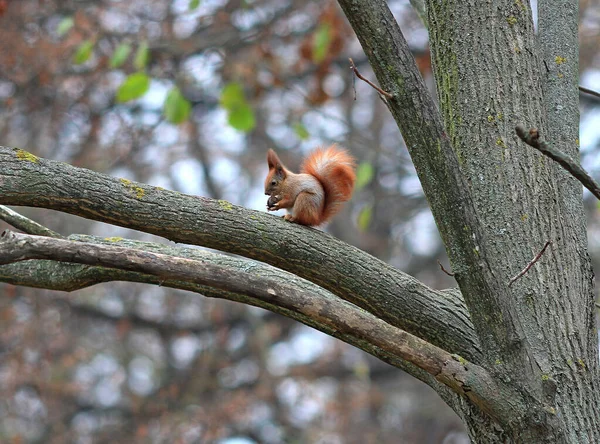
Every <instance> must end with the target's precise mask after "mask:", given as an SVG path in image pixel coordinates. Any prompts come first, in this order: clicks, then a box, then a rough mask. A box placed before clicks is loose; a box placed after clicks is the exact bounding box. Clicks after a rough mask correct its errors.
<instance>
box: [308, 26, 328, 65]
mask: <svg viewBox="0 0 600 444" xmlns="http://www.w3.org/2000/svg"><path fill="white" fill-rule="evenodd" d="M330 43H331V25H330V24H329V23H322V24H320V25H319V27H318V28H317V30H316V31H315V35H314V38H313V48H312V56H313V61H314V62H315V63H321V62H322V61H323V60H325V56H327V52H328V51H329V45H330Z"/></svg>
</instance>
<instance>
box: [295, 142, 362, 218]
mask: <svg viewBox="0 0 600 444" xmlns="http://www.w3.org/2000/svg"><path fill="white" fill-rule="evenodd" d="M355 168H356V160H355V159H354V157H352V156H351V155H350V154H348V152H347V151H346V150H344V149H342V148H338V147H336V146H335V145H332V146H330V147H329V148H319V149H317V150H316V151H314V152H312V153H310V154H309V155H308V157H307V158H306V159H305V160H304V163H303V164H302V168H301V172H302V173H306V174H310V175H312V176H315V177H316V178H317V179H318V180H319V182H321V185H323V189H324V190H325V204H324V206H323V216H322V219H321V223H322V222H325V221H327V220H328V219H330V218H331V217H332V216H334V215H335V214H336V213H337V212H338V211H339V210H340V209H341V204H342V203H344V202H346V201H347V200H349V199H350V197H351V196H352V191H353V189H354V182H355V180H356V173H355V171H354V170H355Z"/></svg>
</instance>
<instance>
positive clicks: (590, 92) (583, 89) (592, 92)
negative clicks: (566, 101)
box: [579, 85, 600, 99]
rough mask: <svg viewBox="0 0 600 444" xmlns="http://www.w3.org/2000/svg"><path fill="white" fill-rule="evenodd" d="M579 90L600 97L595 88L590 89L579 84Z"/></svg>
mask: <svg viewBox="0 0 600 444" xmlns="http://www.w3.org/2000/svg"><path fill="white" fill-rule="evenodd" d="M579 91H581V92H582V93H586V94H589V95H590V96H594V97H598V98H599V99H600V93H599V92H598V91H594V90H593V89H589V88H586V87H585V86H581V85H579Z"/></svg>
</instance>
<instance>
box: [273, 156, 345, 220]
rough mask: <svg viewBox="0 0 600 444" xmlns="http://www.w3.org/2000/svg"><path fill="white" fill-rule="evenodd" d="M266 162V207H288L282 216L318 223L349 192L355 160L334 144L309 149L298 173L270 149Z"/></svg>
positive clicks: (333, 211) (328, 217)
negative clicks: (291, 169)
mask: <svg viewBox="0 0 600 444" xmlns="http://www.w3.org/2000/svg"><path fill="white" fill-rule="evenodd" d="M267 164H268V165H269V174H267V178H266V180H265V194H266V195H267V196H270V197H269V199H268V201H267V211H276V210H280V209H282V208H287V209H288V214H286V215H285V220H288V221H290V222H296V223H298V224H302V225H309V226H315V225H321V224H323V223H324V222H326V221H328V220H329V219H331V217H333V216H334V215H335V214H336V213H337V212H338V211H339V210H340V209H341V204H342V203H344V202H346V201H347V200H349V199H350V197H351V196H352V191H353V189H354V182H355V180H356V173H355V168H356V160H355V159H354V157H352V156H351V155H350V154H348V152H347V151H346V150H344V149H341V148H337V147H336V146H335V145H332V146H330V147H329V148H325V149H322V148H319V149H317V150H316V151H314V152H312V153H310V154H309V155H308V156H307V157H306V159H304V162H303V163H302V167H301V168H300V173H299V174H296V173H292V172H291V171H290V170H288V169H287V168H286V167H285V166H284V165H283V164H282V163H281V160H279V157H278V156H277V154H275V151H273V150H269V152H268V153H267Z"/></svg>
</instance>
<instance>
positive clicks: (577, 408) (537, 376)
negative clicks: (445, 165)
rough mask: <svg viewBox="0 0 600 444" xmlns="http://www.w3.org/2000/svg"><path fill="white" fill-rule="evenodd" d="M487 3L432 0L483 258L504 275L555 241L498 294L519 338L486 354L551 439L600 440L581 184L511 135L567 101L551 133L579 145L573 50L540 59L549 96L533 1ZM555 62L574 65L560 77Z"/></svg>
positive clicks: (452, 124) (449, 122)
mask: <svg viewBox="0 0 600 444" xmlns="http://www.w3.org/2000/svg"><path fill="white" fill-rule="evenodd" d="M493 3H494V7H493V8H490V7H489V5H487V4H486V5H483V4H482V3H481V2H472V1H471V2H467V1H464V0H456V1H447V2H443V3H442V2H434V1H430V2H429V23H430V32H431V45H432V53H433V60H434V65H435V73H436V79H437V84H438V87H439V96H440V103H441V107H442V111H443V114H444V117H445V122H446V127H447V128H448V131H449V133H450V135H451V137H452V140H453V145H454V148H455V150H456V152H457V155H458V157H459V159H460V160H461V169H462V171H463V173H464V174H465V176H466V177H467V180H468V181H469V184H470V186H471V187H470V188H471V191H472V195H473V197H474V200H475V202H476V206H477V209H478V215H479V218H480V223H481V225H482V226H483V227H485V231H486V236H485V238H484V239H483V242H485V244H486V250H487V252H488V254H489V257H488V260H489V261H490V262H491V263H492V264H493V265H492V267H493V269H494V270H495V271H496V273H498V274H499V275H501V276H503V277H504V279H505V280H506V281H508V280H509V279H510V277H511V276H513V275H515V274H516V273H517V272H518V271H519V270H520V269H521V268H523V265H524V264H526V263H527V262H528V261H529V260H531V258H532V257H533V256H534V255H535V254H536V252H538V251H539V250H540V249H541V248H542V246H543V245H544V243H545V242H546V241H547V240H551V241H552V242H553V245H552V250H551V251H550V252H547V253H546V255H545V256H544V258H543V259H542V260H540V261H539V262H538V264H537V265H536V267H534V268H532V269H531V270H530V271H529V272H528V273H527V275H526V276H524V277H523V278H522V279H520V280H519V281H517V282H516V283H515V285H514V286H512V291H510V292H502V293H501V294H502V300H501V303H502V306H503V312H504V313H503V316H502V318H503V319H502V323H506V324H507V325H508V324H512V328H513V329H514V334H515V336H514V337H507V338H506V339H507V341H506V342H505V343H503V344H500V346H501V348H500V349H501V350H502V356H501V357H499V358H494V357H493V356H489V355H488V358H493V359H499V361H498V365H497V366H495V367H494V368H495V369H496V373H497V375H498V377H500V378H513V379H514V383H515V384H518V385H520V386H522V387H523V389H524V390H527V391H528V392H530V393H531V394H532V395H534V396H535V397H536V398H538V399H544V400H545V402H546V403H547V404H548V406H549V408H552V409H554V410H555V411H556V414H557V416H558V418H559V420H560V421H559V426H558V427H559V429H558V430H556V438H551V439H558V438H560V439H561V440H564V442H573V443H585V442H590V443H592V442H600V410H599V405H600V404H599V402H600V397H599V394H600V390H599V389H600V387H599V384H598V377H597V376H598V342H597V330H596V325H595V318H594V303H593V299H594V296H593V288H592V271H591V267H590V261H589V257H588V255H587V251H586V248H587V242H586V237H585V219H584V213H583V209H582V204H581V201H582V197H581V196H582V193H581V186H580V185H579V184H578V183H577V182H576V181H575V179H573V178H571V177H568V176H567V175H566V173H565V172H563V171H562V170H561V169H560V167H559V166H558V165H557V164H554V163H553V162H552V161H549V160H547V159H546V158H543V157H542V156H540V155H539V154H538V153H536V152H535V151H533V150H530V149H528V148H527V147H525V146H524V145H522V144H521V143H520V142H519V141H518V140H517V138H516V137H515V135H514V128H515V125H516V124H517V123H519V122H526V123H527V124H529V125H530V126H537V127H539V128H541V131H542V134H544V128H546V125H544V120H545V117H546V116H547V115H549V116H553V115H555V113H557V111H556V109H557V108H558V109H559V110H564V111H567V110H568V112H562V113H560V116H561V119H562V120H566V121H567V122H569V123H568V124H566V125H564V124H563V125H561V126H560V127H559V128H562V129H561V131H565V132H564V133H560V132H559V131H556V130H554V131H551V132H549V134H550V135H551V137H552V138H555V137H556V138H558V137H560V138H559V139H558V140H557V142H558V141H560V142H562V143H564V144H565V145H562V144H561V147H562V146H565V147H566V148H567V152H569V154H573V153H575V152H576V142H575V140H576V138H577V123H578V117H579V115H578V110H577V106H576V104H575V105H573V102H574V101H575V103H576V100H577V97H578V92H577V88H576V82H577V80H576V77H575V80H574V81H573V77H574V76H577V75H578V72H577V69H576V66H577V63H576V58H573V57H569V58H568V59H567V58H566V57H565V56H564V55H560V54H556V57H557V58H556V60H555V59H554V58H552V60H545V62H546V63H547V64H551V65H552V66H553V67H554V69H552V74H553V75H554V76H556V81H553V82H552V83H550V84H549V85H548V84H547V87H546V88H544V90H545V91H544V92H545V93H546V94H547V95H552V97H553V99H552V100H551V101H544V100H543V95H542V87H541V86H542V83H541V80H542V79H541V77H542V76H541V72H540V69H539V68H540V62H539V60H538V57H537V46H536V43H535V41H534V34H533V24H532V21H531V14H530V11H529V7H528V2H514V1H508V0H507V1H500V2H493ZM555 3H556V2H555ZM560 3H567V2H560ZM571 12H573V11H571ZM561 17H571V24H570V25H569V26H570V28H569V26H567V29H569V31H571V32H573V31H575V32H574V36H573V38H572V39H571V42H570V43H571V45H573V44H574V45H575V46H574V47H572V48H571V51H570V52H571V55H573V54H575V57H576V54H577V46H576V39H577V34H576V26H575V29H574V30H573V26H572V21H573V20H575V22H576V20H577V14H576V11H575V13H572V14H570V15H569V14H566V15H565V14H561ZM561 23H563V22H561ZM546 50H547V52H549V53H551V50H550V49H549V48H548V47H547V49H546ZM560 57H562V58H560ZM549 58H550V57H549V56H546V59H549ZM557 64H558V65H567V66H569V70H568V71H567V70H566V69H564V68H563V69H562V71H563V72H562V73H561V77H559V76H558V73H557V71H559V70H557V69H556V66H557ZM542 66H543V64H542ZM573 66H574V67H575V68H573ZM565 74H566V75H568V76H569V77H570V80H568V81H567V82H566V83H567V84H569V85H570V87H569V88H565V89H566V91H564V90H563V91H561V92H560V94H558V93H557V92H556V88H555V86H557V84H558V83H560V79H561V78H564V77H565ZM552 80H554V79H552ZM573 83H575V85H572V84H573ZM573 86H574V87H573ZM561 88H562V86H561ZM561 96H562V97H561ZM563 104H564V105H563ZM549 107H551V108H552V109H548V108H549ZM557 123H558V122H551V125H550V126H551V127H556V124H557ZM567 142H568V143H567ZM548 253H549V254H548ZM465 298H466V299H467V300H469V299H472V298H469V297H468V296H467V295H465ZM469 309H470V311H471V312H473V310H477V309H478V307H477V306H474V305H473V304H469ZM476 328H477V327H476ZM488 362H490V360H488ZM490 363H491V362H490ZM532 426H533V425H532ZM553 435H554V433H552V434H550V435H549V436H553ZM516 438H518V436H517V437H516Z"/></svg>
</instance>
